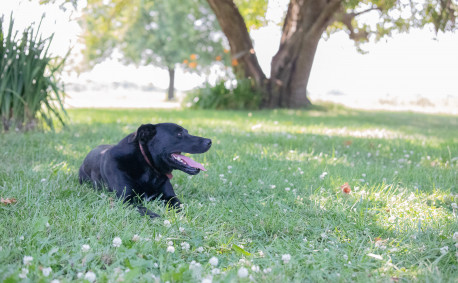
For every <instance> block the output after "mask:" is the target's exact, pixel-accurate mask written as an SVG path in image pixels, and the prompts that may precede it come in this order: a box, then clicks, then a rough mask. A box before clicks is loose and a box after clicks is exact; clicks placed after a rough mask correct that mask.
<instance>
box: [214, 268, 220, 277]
mask: <svg viewBox="0 0 458 283" xmlns="http://www.w3.org/2000/svg"><path fill="white" fill-rule="evenodd" d="M220 273H221V270H219V268H213V269H212V274H213V275H218V274H220Z"/></svg>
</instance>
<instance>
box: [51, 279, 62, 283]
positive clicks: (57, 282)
mask: <svg viewBox="0 0 458 283" xmlns="http://www.w3.org/2000/svg"><path fill="white" fill-rule="evenodd" d="M49 283H60V281H59V279H53V280H51V282H49Z"/></svg>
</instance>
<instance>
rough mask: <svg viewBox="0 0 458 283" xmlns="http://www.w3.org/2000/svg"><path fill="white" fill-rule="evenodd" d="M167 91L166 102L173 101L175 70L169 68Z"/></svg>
mask: <svg viewBox="0 0 458 283" xmlns="http://www.w3.org/2000/svg"><path fill="white" fill-rule="evenodd" d="M168 69H169V90H168V94H167V100H169V101H170V100H173V98H174V97H175V95H174V93H175V68H173V67H169V68H168Z"/></svg>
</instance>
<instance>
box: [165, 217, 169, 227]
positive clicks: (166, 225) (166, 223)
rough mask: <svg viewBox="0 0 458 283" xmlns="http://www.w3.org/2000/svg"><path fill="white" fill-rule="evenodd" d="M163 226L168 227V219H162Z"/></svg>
mask: <svg viewBox="0 0 458 283" xmlns="http://www.w3.org/2000/svg"><path fill="white" fill-rule="evenodd" d="M164 226H165V227H170V221H168V220H167V219H166V220H164Z"/></svg>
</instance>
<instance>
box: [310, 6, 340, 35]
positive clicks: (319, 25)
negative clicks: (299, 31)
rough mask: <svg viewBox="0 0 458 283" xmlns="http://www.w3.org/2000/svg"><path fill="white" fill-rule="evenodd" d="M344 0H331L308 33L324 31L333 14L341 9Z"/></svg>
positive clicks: (318, 33)
mask: <svg viewBox="0 0 458 283" xmlns="http://www.w3.org/2000/svg"><path fill="white" fill-rule="evenodd" d="M341 3H342V0H329V1H328V3H327V4H326V7H325V8H324V10H323V11H322V12H321V13H320V16H319V17H318V19H317V20H316V21H315V23H314V24H313V26H312V27H311V28H310V30H309V31H308V33H307V35H319V36H321V34H322V33H323V31H324V30H325V29H326V27H327V26H328V25H329V22H330V21H331V20H332V18H333V15H334V14H335V12H336V11H337V10H338V9H339V7H341V6H340V4H341Z"/></svg>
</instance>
